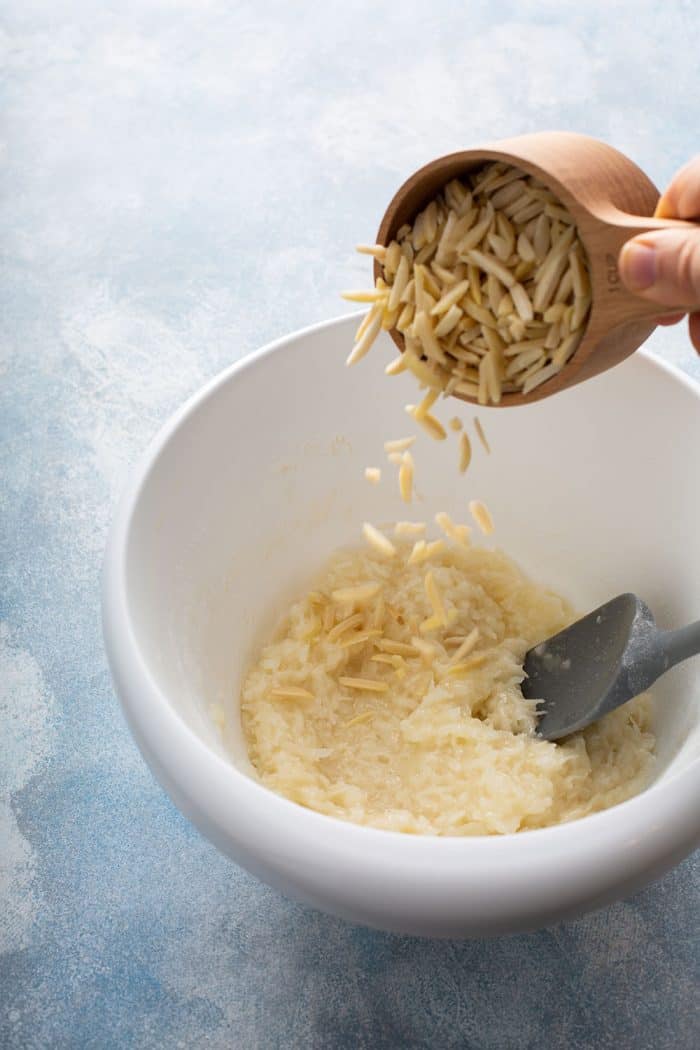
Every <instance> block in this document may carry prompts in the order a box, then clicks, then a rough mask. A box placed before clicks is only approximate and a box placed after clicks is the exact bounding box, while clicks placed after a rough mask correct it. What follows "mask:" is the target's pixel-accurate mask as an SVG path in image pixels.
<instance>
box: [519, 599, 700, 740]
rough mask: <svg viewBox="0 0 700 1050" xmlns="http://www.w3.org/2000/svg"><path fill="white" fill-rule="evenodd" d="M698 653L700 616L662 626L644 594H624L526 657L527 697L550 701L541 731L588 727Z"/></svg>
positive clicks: (552, 734) (554, 735)
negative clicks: (666, 627) (692, 620)
mask: <svg viewBox="0 0 700 1050" xmlns="http://www.w3.org/2000/svg"><path fill="white" fill-rule="evenodd" d="M698 653H700V621H698V622H697V623H691V624H690V625H689V626H688V627H681V628H679V629H678V630H677V631H660V630H659V628H658V627H657V626H656V624H655V623H654V617H653V616H652V614H651V611H650V610H649V608H648V607H647V606H646V605H645V603H644V602H643V601H642V600H641V598H638V597H637V595H636V594H620V595H619V596H618V597H617V598H613V599H612V601H609V602H606V604H605V605H601V606H600V608H599V609H595V610H594V611H593V612H592V613H589V614H588V616H584V617H583V619H582V620H577V621H576V623H574V624H572V625H571V627H567V628H566V629H565V630H564V631H560V632H559V634H555V635H554V636H553V637H552V638H548V639H547V640H546V641H545V642H541V643H540V645H536V646H535V648H534V649H530V651H529V652H528V654H527V655H526V657H525V673H526V675H527V678H526V679H525V681H524V682H523V684H522V690H523V696H525V697H527V698H528V699H540V700H542V704H541V705H540V707H539V711H540V712H541V715H540V720H539V723H538V726H537V735H538V736H541V737H544V739H545V740H558V739H559V738H560V737H563V736H568V734H569V733H573V732H575V731H576V730H577V729H584V728H585V726H587V725H590V724H591V722H595V721H596V719H598V718H601V717H602V715H605V714H607V713H608V711H613V710H614V709H615V708H616V707H620V705H621V704H625V703H627V701H628V700H631V699H632V698H633V697H635V696H638V695H639V694H640V693H643V692H644V690H645V689H648V688H649V686H650V685H652V684H653V683H654V682H655V681H656V679H657V678H658V677H659V676H660V675H662V674H664V672H665V671H668V669H669V668H670V667H673V666H674V664H677V663H680V661H681V660H687V659H688V657H689V656H696V655H697V654H698Z"/></svg>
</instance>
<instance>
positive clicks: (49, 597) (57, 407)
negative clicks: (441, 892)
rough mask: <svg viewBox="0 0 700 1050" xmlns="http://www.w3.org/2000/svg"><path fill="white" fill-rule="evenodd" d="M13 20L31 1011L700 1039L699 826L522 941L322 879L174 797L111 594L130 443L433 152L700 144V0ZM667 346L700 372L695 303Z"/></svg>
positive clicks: (654, 1045)
mask: <svg viewBox="0 0 700 1050" xmlns="http://www.w3.org/2000/svg"><path fill="white" fill-rule="evenodd" d="M0 27H1V28H0V64H1V65H2V82H1V83H2V88H1V90H2V97H1V100H0V103H1V104H0V122H1V130H0V178H1V179H2V201H1V202H0V207H1V216H0V223H1V226H2V237H1V244H2V263H1V264H0V265H1V266H2V275H1V281H0V289H1V294H2V312H1V317H0V435H1V438H2V443H1V447H0V455H1V456H2V472H1V489H0V499H1V509H0V560H1V570H2V587H1V593H0V602H1V606H2V607H1V609H0V617H1V619H2V627H1V629H0V682H1V689H2V693H1V699H0V718H1V719H2V728H1V729H0V843H1V851H0V878H1V879H2V889H1V893H2V904H1V910H0V945H1V947H2V949H3V950H4V953H5V954H4V956H3V958H2V963H1V967H2V969H1V970H0V1044H1V1045H2V1046H7V1047H11V1048H20V1047H21V1048H44V1047H54V1046H55V1047H95V1048H99V1050H106V1048H110V1047H120V1048H124V1047H139V1048H141V1047H142V1048H151V1047H153V1048H156V1047H158V1048H160V1047H165V1048H168V1050H170V1048H174V1047H184V1048H190V1047H201V1046H206V1047H212V1048H224V1047H237V1048H238V1047H240V1048H244V1050H249V1048H250V1050H252V1048H265V1050H267V1048H273V1047H286V1048H296V1047H299V1048H307V1047H329V1048H336V1047H338V1048H345V1047H360V1048H368V1050H374V1048H378V1047H401V1048H403V1047H488V1048H493V1050H507V1048H511V1047H512V1048H516V1047H517V1048H521V1047H532V1048H538V1050H539V1048H542V1047H564V1046H566V1047H574V1048H579V1047H581V1048H591V1050H593V1048H595V1050H601V1048H607V1047H610V1048H613V1047H614V1048H626V1047H635V1048H636V1050H647V1048H648V1050H658V1048H660V1047H674V1048H676V1050H685V1048H691V1047H693V1046H697V1045H700V1028H699V1023H698V1013H697V993H698V977H699V976H700V975H699V972H698V945H697V934H698V922H697V913H698V876H699V866H698V859H697V856H696V857H695V859H690V860H687V861H686V862H685V863H684V864H682V865H681V866H680V867H679V868H678V869H677V870H676V871H675V872H674V873H672V874H670V875H668V876H667V877H666V878H665V879H663V880H662V881H661V882H660V883H658V884H657V885H655V886H653V887H651V888H649V889H648V890H646V891H645V892H643V893H641V894H639V895H638V896H637V897H635V898H633V899H632V900H629V901H627V902H625V903H621V904H617V905H616V906H614V907H611V908H608V909H607V910H605V911H603V912H601V913H599V914H597V915H594V916H592V917H590V918H588V919H585V920H582V921H579V922H575V923H570V924H566V925H561V926H558V927H556V928H554V929H551V930H548V931H544V932H541V933H538V934H534V935H531V936H521V937H515V938H513V939H504V940H499V941H494V942H485V941H484V942H478V941H477V942H471V943H457V942H455V943H431V942H426V941H419V940H413V939H409V938H401V937H396V936H388V935H383V934H380V933H373V932H369V931H367V930H364V929H359V928H353V927H350V926H347V925H344V924H343V923H341V922H338V921H335V920H333V919H330V918H326V917H324V916H322V915H319V914H316V913H313V912H311V911H309V910H307V909H305V908H303V907H300V906H298V905H296V904H291V903H289V902H288V901H286V900H284V899H282V898H281V897H279V896H277V894H275V893H273V892H272V891H270V890H268V889H267V888H265V887H264V886H261V885H259V884H258V883H257V882H255V881H253V879H251V878H249V877H248V875H246V874H244V873H243V872H241V871H239V870H237V869H236V868H235V867H234V866H233V865H232V864H231V863H229V862H227V861H226V860H224V859H223V858H222V857H221V856H219V855H218V854H217V853H216V851H215V850H214V849H213V847H211V846H209V845H208V844H207V843H206V842H204V841H203V840H202V839H201V838H200V837H199V835H198V834H197V833H196V832H194V831H193V830H192V828H191V827H190V826H189V825H188V824H187V823H186V822H185V821H184V819H183V818H182V817H181V816H180V815H179V814H178V813H177V812H176V811H175V810H174V809H173V807H172V806H171V805H170V803H169V802H168V800H167V799H166V798H165V796H164V795H163V792H162V791H161V790H160V788H159V787H158V786H157V785H156V784H155V783H154V781H153V779H152V778H151V776H150V774H149V772H148V770H147V769H146V767H145V766H144V764H143V762H142V760H141V758H140V757H139V755H138V753H137V751H136V748H135V746H134V745H133V743H132V741H131V739H130V737H129V735H128V733H127V731H126V729H125V726H124V723H123V721H122V719H121V716H120V714H119V711H118V709H117V705H116V702H115V700H114V696H113V693H112V688H111V684H110V680H109V676H108V673H107V670H106V666H105V659H104V655H103V651H102V643H101V638H100V627H99V619H98V575H99V568H100V560H101V556H102V550H103V544H104V540H105V534H106V529H107V526H108V522H109V519H110V514H111V508H112V506H113V500H114V498H115V496H116V495H117V493H118V492H119V490H120V489H121V487H122V485H123V482H124V480H125V477H126V474H127V471H128V468H129V465H130V464H131V463H132V462H133V460H134V458H135V457H136V456H137V455H138V454H139V452H140V451H141V450H142V449H143V447H144V446H145V444H146V443H147V441H148V440H149V438H150V437H151V436H152V435H153V433H154V432H155V430H156V429H157V427H158V426H159V425H160V423H162V422H163V420H165V418H166V417H167V416H168V415H169V413H170V412H171V411H172V410H173V409H174V408H175V407H176V406H177V405H178V404H179V403H180V402H181V400H182V399H183V398H185V397H186V396H187V395H189V394H190V393H192V392H193V391H194V390H195V389H196V388H197V387H198V386H199V385H200V384H201V383H202V382H203V381H204V380H205V379H207V378H208V377H210V376H212V375H213V374H215V373H216V372H218V371H219V370H220V369H222V368H223V367H224V366H226V365H228V364H229V363H230V362H231V361H233V360H235V359H237V358H239V357H241V356H243V355H244V354H246V353H247V352H249V351H250V350H252V349H254V348H255V347H256V346H258V345H260V344H261V343H264V342H266V341H267V340H269V339H271V338H273V337H276V336H280V335H283V334H284V333H285V332H287V331H290V330H292V329H294V328H297V327H299V326H302V325H305V324H308V323H310V322H313V321H317V320H320V319H323V318H326V317H328V316H331V315H333V314H337V313H339V312H342V309H343V308H342V306H341V303H340V302H339V300H338V297H337V290H338V289H339V288H342V287H348V286H356V285H357V284H358V283H360V282H362V281H364V280H365V278H366V271H367V265H366V261H364V262H363V261H362V260H360V259H357V258H355V257H354V255H353V252H352V246H353V245H354V244H355V243H356V242H357V241H358V240H365V239H369V238H371V237H372V235H373V233H374V231H375V228H376V225H377V220H378V218H379V216H380V214H381V212H382V210H383V207H384V205H385V204H386V202H387V200H388V198H389V196H390V195H391V193H392V192H393V191H394V189H395V188H396V186H397V185H398V183H399V182H400V181H401V180H402V179H403V178H404V177H405V176H406V175H407V174H408V173H409V172H410V171H411V170H413V169H414V168H415V167H416V166H417V165H419V164H420V163H422V162H423V161H425V160H428V159H430V158H431V157H432V156H435V155H437V154H439V153H442V152H447V151H449V150H452V149H456V148H460V147H466V146H468V145H470V144H474V143H478V142H479V141H483V140H484V139H489V138H493V137H498V136H502V135H506V134H511V133H516V132H519V131H528V130H536V129H540V128H552V127H560V128H572V129H575V130H579V131H585V132H588V133H592V134H594V135H598V136H600V137H602V138H605V139H607V140H608V141H610V142H611V143H613V144H615V145H617V146H618V147H619V148H621V149H622V150H624V151H626V152H628V153H629V154H630V155H631V156H632V157H633V158H634V159H635V160H636V161H637V162H638V163H639V164H641V166H642V167H643V168H645V169H646V170H647V171H648V173H649V174H650V175H651V176H652V178H654V179H655V180H656V181H657V182H658V183H659V185H662V184H664V183H665V182H666V181H667V180H668V179H669V177H670V176H671V174H672V173H673V171H674V169H675V168H676V167H677V166H678V165H680V164H681V162H683V161H684V160H685V159H687V157H688V156H689V155H690V154H691V153H693V152H694V151H695V150H696V149H697V148H698V133H697V127H698V97H699V91H698V87H699V77H698V55H699V54H700V32H699V30H698V15H697V5H696V4H695V3H694V2H693V0H686V2H683V0H675V2H665V3H659V2H654V0H637V2H634V3H633V2H629V0H619V2H617V3H615V4H609V3H604V2H602V0H595V2H591V0H588V2H586V0H583V2H579V3H576V4H568V3H565V2H562V0H559V2H555V0H551V2H534V0H533V2H527V0H519V2H517V3H516V2H513V3H506V2H501V3H498V2H491V3H468V4H467V3H431V4H427V3H417V2H413V0H410V2H403V3H401V4H378V3H370V2H368V0H361V2H346V3H336V2H325V3H306V4H303V3H300V2H298V3H290V2H284V3H283V2H279V3H273V2H257V3H255V2H235V0H228V2H226V0H112V2H107V0H104V2H100V3H97V2H91V0H73V2H68V0H53V2H48V0H44V2H41V0H14V2H11V0H5V3H4V5H3V11H2V14H1V15H0ZM650 345H652V346H653V348H654V350H655V351H657V352H658V353H660V354H662V355H663V356H664V357H666V358H667V359H669V360H673V361H675V362H677V363H679V364H680V365H681V366H683V367H684V368H687V369H688V370H689V371H690V372H691V373H693V374H695V375H698V374H699V370H698V362H697V360H696V358H695V356H694V355H693V353H692V351H691V350H690V348H689V346H688V344H687V342H686V339H685V335H684V332H683V331H681V330H680V329H677V330H667V331H663V330H659V331H658V332H657V333H656V334H655V335H654V337H653V339H652V342H651V344H650ZM695 451H696V450H693V449H679V454H680V455H683V456H687V457H688V459H689V462H692V457H693V454H694V453H695ZM698 801H699V804H700V800H698Z"/></svg>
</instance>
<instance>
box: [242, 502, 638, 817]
mask: <svg viewBox="0 0 700 1050" xmlns="http://www.w3.org/2000/svg"><path fill="white" fill-rule="evenodd" d="M445 517H446V516H445ZM442 525H443V527H447V530H448V531H449V528H450V526H451V528H452V529H459V528H464V526H454V525H453V523H451V522H450V523H449V525H448V522H447V521H443V523H442ZM412 529H413V530H415V529H416V525H415V524H414V523H408V522H402V523H400V524H399V525H398V526H397V527H396V528H395V529H394V531H393V540H389V539H388V537H387V536H385V534H384V532H380V530H378V529H374V528H373V527H372V526H369V527H367V526H366V527H365V534H366V539H367V540H368V547H367V548H365V549H362V550H350V551H343V552H341V553H339V554H337V555H336V556H335V557H334V558H333V559H332V561H331V562H330V564H329V565H328V566H327V567H326V568H325V570H324V571H323V573H322V574H321V576H320V577H319V579H318V580H317V581H315V583H314V586H313V589H312V590H310V591H309V593H308V594H306V595H305V596H304V597H302V598H300V600H299V601H297V602H295V603H294V604H293V605H292V607H291V609H290V610H289V613H288V615H287V616H286V617H285V619H284V621H283V623H282V624H281V626H280V628H279V630H278V633H277V636H276V638H275V639H274V640H273V641H272V642H271V643H270V644H269V645H266V646H265V648H264V649H263V650H262V652H261V653H260V654H259V655H258V657H257V659H256V661H255V663H254V665H253V666H252V667H251V669H250V670H249V672H248V674H247V676H246V678H245V681H244V684H243V689H242V723H243V729H244V733H245V737H246V740H247V745H248V751H249V755H250V759H251V761H252V763H253V765H254V767H255V769H256V770H257V772H258V775H259V776H260V779H261V781H262V782H263V783H264V784H266V785H267V786H268V787H270V788H271V789H272V790H274V791H276V792H279V794H281V795H284V796H286V797H287V798H289V799H292V800H293V801H295V802H297V803H299V804H301V805H303V806H307V807H309V808H311V809H314V810H318V811H319V812H321V813H326V814H330V815H331V816H334V817H339V818H342V819H345V820H349V821H353V822H355V823H358V824H366V825H371V826H373V827H377V828H384V829H389V830H393V831H403V832H409V833H413V834H430V835H490V834H504V833H508V832H516V831H522V830H526V829H529V828H540V827H545V826H547V825H550V824H557V823H560V822H563V821H568V820H574V819H576V818H578V817H582V816H584V815H586V814H588V813H593V812H595V811H597V810H601V809H605V808H607V807H608V806H612V805H614V804H616V803H618V802H622V801H623V800H624V799H626V798H629V797H630V796H632V795H634V794H636V793H637V792H639V791H640V790H642V788H643V787H644V786H645V785H646V784H647V782H648V780H649V777H650V772H651V765H652V762H653V756H652V752H653V747H654V737H653V735H652V733H651V704H650V700H649V698H648V697H646V696H643V697H639V698H638V699H636V700H634V701H632V702H631V703H629V704H626V705H625V706H624V707H622V708H620V709H618V710H617V711H614V712H612V713H611V714H609V715H607V716H606V717H605V718H603V719H601V721H600V722H598V723H597V724H595V725H593V726H590V727H589V728H588V729H585V730H583V731H582V732H580V733H576V734H574V735H572V736H571V737H569V738H568V739H566V740H565V741H562V742H559V743H550V742H547V741H544V740H541V739H539V738H537V737H536V736H535V735H534V730H535V726H536V703H535V702H533V701H528V700H525V699H524V698H523V695H522V692H521V689H520V683H521V682H522V679H523V669H522V663H523V658H524V656H525V653H526V652H527V650H528V649H530V648H531V647H532V646H534V645H536V644H537V643H538V642H540V641H542V640H543V639H545V638H547V637H549V636H550V635H552V634H554V633H555V632H557V631H559V630H561V629H562V628H563V627H565V626H566V625H567V624H569V623H570V622H571V621H572V620H573V619H574V618H575V617H574V614H573V611H572V609H571V608H570V607H569V606H568V604H567V603H566V602H565V601H564V600H563V599H562V598H560V597H558V596H557V595H556V594H553V593H552V592H551V591H548V590H546V589H545V588H543V587H541V586H537V585H536V584H534V583H532V582H531V581H530V580H528V579H527V578H526V577H525V576H524V575H523V573H522V572H521V571H520V569H519V568H518V567H517V566H516V565H515V564H514V562H512V561H511V560H510V559H509V558H508V557H506V555H504V554H503V553H501V552H499V551H492V550H485V549H483V548H476V547H471V546H469V544H468V541H467V539H466V536H465V535H464V534H459V533H458V534H457V538H456V539H455V538H450V537H449V536H446V538H445V539H444V540H438V541H433V542H432V543H430V542H426V540H424V539H416V540H415V541H414V537H412V538H411V539H407V538H406V537H407V536H408V535H409V534H410V532H411V530H412ZM421 531H423V530H421ZM421 545H422V547H421ZM417 549H418V553H419V555H420V556H417V555H416V550H417Z"/></svg>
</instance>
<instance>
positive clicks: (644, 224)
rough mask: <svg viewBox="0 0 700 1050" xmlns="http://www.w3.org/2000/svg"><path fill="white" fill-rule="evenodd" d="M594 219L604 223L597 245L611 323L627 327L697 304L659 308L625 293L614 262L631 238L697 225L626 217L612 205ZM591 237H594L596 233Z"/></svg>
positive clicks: (699, 224)
mask: <svg viewBox="0 0 700 1050" xmlns="http://www.w3.org/2000/svg"><path fill="white" fill-rule="evenodd" d="M596 218H598V219H599V220H600V221H601V223H603V224H604V225H603V226H602V228H601V231H600V237H601V240H602V241H603V243H601V244H600V248H601V249H602V250H603V252H604V255H605V261H606V263H607V265H606V281H607V288H606V291H607V293H608V294H607V296H606V299H607V302H608V304H609V305H608V309H609V311H610V313H609V319H610V322H611V324H626V323H627V322H628V321H641V320H644V319H645V318H653V317H663V316H664V315H665V314H666V315H671V314H677V313H679V312H680V311H682V312H683V313H685V312H686V311H687V310H688V309H689V308H690V307H691V306H694V305H696V304H692V303H678V304H677V305H676V306H662V305H661V304H659V303H655V302H652V301H651V300H649V299H645V298H643V296H641V295H635V293H634V292H630V291H628V289H627V288H626V287H625V286H624V285H623V283H622V281H621V279H620V274H619V271H618V265H617V261H618V258H619V255H620V251H621V249H622V247H623V245H624V244H626V243H627V241H629V240H630V239H631V238H632V237H636V236H638V235H639V234H643V233H649V232H651V231H652V230H672V229H683V230H697V229H700V223H695V222H684V221H683V220H682V219H657V218H653V217H650V216H647V215H628V214H627V213H626V212H623V211H619V210H618V209H617V208H615V207H613V206H612V205H610V206H609V207H608V208H606V210H605V213H602V214H601V213H600V212H599V213H598V214H597V216H596ZM592 236H593V237H594V236H595V234H593V235H592Z"/></svg>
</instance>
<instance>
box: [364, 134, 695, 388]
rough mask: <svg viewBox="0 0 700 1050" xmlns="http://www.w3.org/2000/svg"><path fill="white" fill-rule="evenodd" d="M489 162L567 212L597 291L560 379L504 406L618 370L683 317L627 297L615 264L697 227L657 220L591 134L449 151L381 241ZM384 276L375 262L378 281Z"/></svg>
mask: <svg viewBox="0 0 700 1050" xmlns="http://www.w3.org/2000/svg"><path fill="white" fill-rule="evenodd" d="M490 161H503V162H505V163H507V164H513V165H515V166H516V167H518V168H521V169H522V170H523V171H525V172H527V173H528V174H530V175H534V176H536V177H537V178H538V179H541V180H542V181H543V182H545V183H546V184H547V185H548V186H549V187H550V189H551V190H552V192H553V193H555V194H556V196H557V197H558V198H559V199H560V201H561V203H562V204H563V205H564V206H565V207H566V208H567V209H568V210H569V212H570V213H571V215H572V216H573V218H574V219H575V220H576V224H577V226H578V230H579V235H580V238H581V241H582V243H583V246H584V249H585V251H586V255H587V257H588V265H589V271H590V278H591V290H592V304H591V311H590V314H589V318H588V323H587V326H586V331H585V334H584V336H583V339H582V340H581V343H580V345H579V347H578V349H577V351H576V353H575V354H574V356H573V357H572V358H571V360H570V361H569V362H568V364H567V365H566V366H565V367H564V368H563V369H562V371H561V372H560V373H559V374H558V375H556V376H554V377H553V378H552V379H550V380H549V381H548V382H546V383H543V384H542V385H541V386H539V387H536V388H535V389H534V390H533V391H532V392H531V393H530V394H528V395H527V396H524V395H523V394H521V393H516V394H504V395H503V398H502V401H501V405H502V406H506V407H509V406H513V405H520V404H526V403H528V404H529V403H531V402H533V401H537V400H539V399H540V398H543V397H549V396H551V395H552V394H556V393H558V392H559V391H560V390H564V389H565V388H566V387H569V386H573V385H574V384H576V383H580V382H581V381H582V380H584V379H590V378H591V377H592V376H595V375H598V374H599V373H600V372H604V371H605V370H606V369H608V368H612V367H613V366H614V365H616V364H619V362H620V361H623V360H624V359H625V358H626V357H629V355H630V354H632V353H634V351H635V350H636V349H637V348H638V347H639V346H641V344H642V343H643V342H644V341H645V339H647V338H648V337H649V335H650V334H651V333H652V332H653V330H654V328H655V327H656V318H658V317H660V316H662V315H663V314H664V313H668V314H671V313H677V312H678V311H677V309H675V310H673V309H665V308H664V307H660V306H659V305H658V304H656V303H651V302H649V301H648V300H646V299H643V298H641V297H640V296H637V295H633V294H632V293H631V292H628V291H627V289H626V288H625V287H624V286H623V285H622V283H621V281H620V276H619V272H618V267H617V259H618V255H619V252H620V249H621V247H622V245H623V244H624V243H625V241H627V240H629V238H630V237H634V236H635V235H636V234H638V233H644V232H645V231H648V230H657V229H664V228H668V227H677V226H682V227H690V228H692V227H693V226H694V224H693V223H686V222H680V221H676V220H673V219H656V218H653V211H654V208H655V207H656V203H657V201H658V199H659V191H658V190H657V188H656V187H655V186H654V184H653V182H651V180H650V179H649V178H648V177H647V176H646V175H645V174H644V172H643V171H642V170H641V168H638V167H637V165H636V164H634V163H633V161H631V160H630V159H629V157H626V156H625V155H624V154H623V153H620V152H619V150H616V149H614V148H613V147H612V146H608V145H607V144H606V143H604V142H600V141H598V140H597V139H594V138H590V137H589V136H587V135H579V134H576V133H574V132H568V131H543V132H537V133H535V134H532V135H520V136H518V137H516V138H510V139H502V140H500V141H498V142H494V143H493V144H491V145H486V146H483V147H480V148H478V149H471V150H464V151H462V152H459V153H450V154H448V155H447V156H445V157H439V158H437V159H436V160H433V161H431V162H430V163H429V164H426V165H425V166H424V167H422V168H420V169H419V171H417V172H415V174H413V175H412V176H411V177H410V178H409V179H408V180H407V181H406V182H405V183H404V184H403V185H402V186H401V187H400V189H399V190H398V191H397V192H396V194H395V196H394V197H393V199H392V201H391V202H390V204H389V206H388V208H387V210H386V212H385V214H384V217H383V219H382V221H381V224H380V226H379V231H378V233H377V242H378V243H379V244H388V243H389V242H390V241H391V240H392V238H393V237H394V235H395V234H396V231H397V230H398V229H399V228H400V227H401V226H402V225H403V224H404V223H405V222H409V223H410V222H412V221H413V219H414V218H415V216H416V214H417V213H418V212H419V211H420V210H421V209H422V208H423V207H425V205H426V204H428V203H429V201H431V200H432V199H433V198H434V197H435V196H436V195H437V194H438V193H439V192H440V190H441V189H442V188H443V186H444V185H445V184H446V183H447V182H449V181H450V180H451V179H453V178H459V177H461V176H463V175H465V174H466V173H467V172H469V171H470V170H472V169H473V168H476V167H481V166H482V165H483V164H485V163H488V162H490ZM381 272H382V271H381V267H380V265H379V264H378V263H377V262H375V277H376V276H378V275H381ZM681 309H683V308H682V307H681ZM390 334H391V336H392V338H393V340H394V342H395V343H396V344H397V346H399V348H400V349H401V350H403V337H402V336H401V334H400V332H398V331H396V329H393V330H392V331H391V333H390ZM454 396H456V397H461V398H462V400H465V401H470V400H474V399H472V398H466V397H463V396H462V395H458V394H455V395H454Z"/></svg>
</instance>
